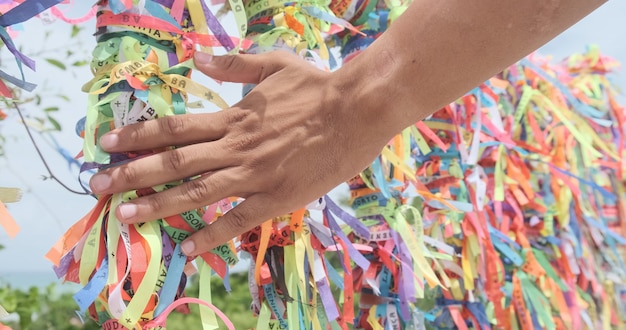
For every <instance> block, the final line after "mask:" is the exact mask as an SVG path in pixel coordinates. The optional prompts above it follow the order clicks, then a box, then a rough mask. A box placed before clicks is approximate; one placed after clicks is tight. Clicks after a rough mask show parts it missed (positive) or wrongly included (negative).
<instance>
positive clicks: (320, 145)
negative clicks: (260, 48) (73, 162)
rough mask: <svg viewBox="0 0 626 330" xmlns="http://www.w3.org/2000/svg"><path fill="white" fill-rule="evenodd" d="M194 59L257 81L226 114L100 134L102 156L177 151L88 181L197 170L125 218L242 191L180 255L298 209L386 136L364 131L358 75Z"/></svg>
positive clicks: (126, 208)
mask: <svg viewBox="0 0 626 330" xmlns="http://www.w3.org/2000/svg"><path fill="white" fill-rule="evenodd" d="M195 63H196V66H197V68H198V69H199V71H201V72H203V73H205V74H206V75H208V76H210V77H212V78H214V79H218V80H222V81H229V82H241V83H253V84H258V85H257V86H256V87H255V88H254V89H253V90H252V91H251V92H250V93H249V94H248V95H247V96H246V97H244V98H243V99H242V100H241V101H240V102H239V103H237V104H235V105H234V106H233V107H231V108H229V109H226V110H223V111H219V112H216V113H204V114H186V115H178V116H170V117H165V118H159V119H157V120H151V121H146V122H142V123H138V124H134V125H129V126H126V127H122V128H119V129H116V130H114V131H112V132H110V133H108V134H106V135H104V136H103V137H102V138H101V139H100V145H101V147H102V148H104V149H105V150H106V151H108V152H130V151H140V150H153V149H159V148H163V147H167V146H177V148H176V149H173V150H168V151H164V152H161V153H157V154H154V155H151V156H147V157H144V158H140V159H137V160H134V161H132V162H129V163H127V164H124V165H120V166H117V167H114V168H110V169H106V170H103V171H101V172H99V173H98V174H96V175H94V176H93V177H92V179H91V182H90V185H91V188H92V190H93V192H94V193H96V194H111V193H120V192H124V191H129V190H135V189H140V188H146V187H150V186H155V185H159V184H164V183H167V182H172V181H177V180H181V179H184V178H188V177H193V176H197V175H199V177H198V178H196V179H194V180H190V181H189V182H186V183H183V184H181V185H178V186H176V187H174V188H171V189H168V190H165V191H163V192H159V193H155V194H153V195H149V196H142V197H139V198H137V199H135V200H132V201H129V202H126V203H123V204H121V205H120V206H119V207H118V208H117V210H115V212H116V216H117V217H118V219H119V220H120V221H122V222H125V223H138V222H145V221H151V220H155V219H159V218H164V217H167V216H171V215H173V214H178V213H182V212H184V211H187V210H190V209H194V208H198V207H202V206H205V205H209V204H211V203H214V202H217V201H219V200H221V199H223V198H226V197H232V196H236V197H243V198H244V199H245V200H244V201H243V202H242V203H240V204H239V205H237V206H236V207H235V208H233V209H232V210H231V211H229V212H228V213H226V214H225V215H224V216H222V217H221V218H220V219H218V220H217V221H215V222H213V223H211V224H210V225H208V226H206V227H205V228H204V229H202V230H200V231H199V232H197V233H195V234H194V235H192V236H191V237H190V238H189V239H187V240H186V241H185V242H184V243H183V246H182V248H183V251H184V252H185V253H186V254H187V255H191V256H193V255H198V254H200V253H203V252H205V251H208V250H210V249H212V248H213V247H215V246H218V245H219V244H221V243H224V242H225V241H227V240H229V239H232V238H233V237H235V236H237V235H240V234H242V233H244V232H245V231H247V230H250V229H251V228H253V227H255V226H257V225H259V224H260V223H262V222H263V221H266V220H268V219H271V218H273V217H276V216H279V215H283V214H286V213H289V212H291V211H294V210H296V209H298V208H301V207H304V206H305V205H306V204H307V203H309V202H311V201H313V200H315V199H317V198H319V197H320V196H322V195H324V194H326V193H327V192H328V191H330V190H331V189H332V188H334V187H335V186H337V185H339V184H340V183H342V182H344V181H345V180H347V179H349V178H350V177H352V176H354V175H355V174H357V173H358V172H359V171H361V170H362V169H364V168H365V167H367V166H368V165H369V163H370V162H371V161H372V160H373V159H374V158H375V157H376V156H377V155H378V153H379V152H380V150H381V148H382V147H383V146H384V145H385V143H386V142H387V140H388V138H389V137H390V136H381V134H378V132H377V131H375V130H374V129H372V128H369V129H368V125H371V118H366V116H363V115H359V110H361V109H360V108H365V107H367V106H366V105H361V106H360V107H359V104H358V103H357V101H358V99H359V95H358V94H359V93H360V92H359V91H358V90H356V89H355V88H354V86H355V85H356V84H355V83H354V82H353V81H351V80H353V79H355V78H354V77H349V76H346V75H345V74H342V72H341V70H339V71H336V72H333V73H330V72H324V71H322V70H319V69H317V68H316V67H314V66H313V65H311V64H310V63H308V62H306V61H304V60H302V59H300V58H299V57H297V56H295V55H292V54H289V53H285V52H272V53H265V54H258V55H230V56H219V57H218V56H216V57H211V56H209V55H207V54H202V53H198V54H197V55H196V57H195ZM377 119H378V120H379V121H380V120H381V118H377Z"/></svg>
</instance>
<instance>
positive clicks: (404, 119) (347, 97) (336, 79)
mask: <svg viewBox="0 0 626 330" xmlns="http://www.w3.org/2000/svg"><path fill="white" fill-rule="evenodd" d="M369 57H371V58H369ZM398 64H399V63H397V61H396V60H394V58H393V56H392V55H391V53H390V52H389V51H386V50H383V51H381V52H378V53H375V54H374V53H373V52H363V53H362V54H360V55H358V56H356V57H355V58H354V59H352V60H351V61H350V62H348V63H346V64H344V65H343V66H342V67H341V68H340V69H338V70H337V71H335V72H333V74H332V75H333V84H334V86H335V87H334V89H335V90H337V91H339V92H340V97H341V100H339V104H340V105H341V107H340V108H341V111H345V112H347V116H348V118H351V122H352V123H354V124H355V125H358V126H359V127H360V128H361V129H362V130H364V131H366V132H367V133H366V135H368V137H367V139H368V140H370V139H371V140H374V141H370V142H371V143H376V144H380V143H381V141H382V144H383V145H384V144H385V143H386V142H387V141H388V140H389V139H391V138H392V137H393V136H394V135H396V134H397V133H399V132H400V131H402V130H403V129H404V128H405V127H407V126H409V125H411V124H412V123H414V122H416V121H417V119H415V118H413V117H414V115H415V111H411V110H410V107H411V106H410V105H409V104H407V103H406V102H405V101H406V100H407V99H409V100H410V97H407V93H406V90H405V89H406V86H401V85H400V84H399V82H398V81H396V80H397V72H398V70H401V67H398V66H399V65H398Z"/></svg>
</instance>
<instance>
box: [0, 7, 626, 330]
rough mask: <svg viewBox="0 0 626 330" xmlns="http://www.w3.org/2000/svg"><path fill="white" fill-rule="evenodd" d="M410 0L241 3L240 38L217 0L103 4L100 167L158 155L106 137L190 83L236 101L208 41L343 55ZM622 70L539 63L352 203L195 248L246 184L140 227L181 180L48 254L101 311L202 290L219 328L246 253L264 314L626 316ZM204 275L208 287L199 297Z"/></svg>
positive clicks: (179, 96) (146, 313)
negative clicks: (618, 76)
mask: <svg viewBox="0 0 626 330" xmlns="http://www.w3.org/2000/svg"><path fill="white" fill-rule="evenodd" d="M59 2H60V1H43V0H41V1H39V0H32V1H25V2H24V3H23V4H20V5H18V6H17V7H16V8H20V6H26V5H29V6H31V7H29V8H30V9H29V8H26V7H21V8H22V9H23V10H25V11H26V12H28V13H30V14H32V15H30V17H33V16H35V15H36V14H37V12H36V11H35V9H33V8H37V10H43V9H46V8H49V7H51V6H53V5H54V4H56V3H59ZM37 3H39V4H41V5H40V6H36V5H35V6H34V7H33V6H32V5H34V4H37ZM46 6H47V7H46ZM406 6H408V2H407V3H405V2H402V1H387V2H378V1H374V0H359V1H356V0H355V1H347V0H345V1H331V2H330V3H328V2H325V1H324V2H317V1H311V2H304V1H295V2H275V1H269V2H268V1H244V2H243V3H241V2H238V0H232V1H230V2H229V3H228V6H227V7H228V8H230V9H231V10H232V12H233V13H234V17H235V20H236V23H237V24H236V25H237V27H238V31H237V32H238V33H239V36H238V37H230V36H229V35H228V33H227V32H226V31H225V29H224V28H223V27H222V25H221V24H220V22H219V20H218V19H217V18H216V16H215V15H214V14H213V13H212V12H211V11H210V10H209V8H208V7H207V6H206V4H205V3H204V1H201V0H151V1H150V0H145V1H132V0H109V1H100V2H99V3H98V4H97V6H96V7H95V12H97V21H96V24H97V30H96V31H97V32H96V38H97V46H96V47H95V49H94V52H93V61H92V69H93V73H94V77H93V79H92V80H91V81H89V82H88V83H87V84H86V85H85V91H86V92H88V93H89V108H88V110H87V116H86V119H85V120H84V122H83V124H84V132H82V133H81V134H82V135H83V136H84V139H85V140H84V148H83V153H84V164H83V167H82V170H84V171H87V170H98V169H102V168H106V167H109V166H114V165H116V164H121V163H122V162H127V161H131V160H132V159H133V158H136V157H140V156H144V155H145V154H126V153H125V154H108V153H106V152H104V151H103V150H102V149H100V148H99V145H98V141H99V138H100V137H101V136H102V135H103V134H105V133H106V132H108V131H110V130H111V129H113V128H116V127H121V126H124V125H129V124H132V123H135V122H139V121H144V120H152V119H155V118H158V117H163V116H170V115H177V114H183V113H186V112H187V108H188V104H187V100H188V95H194V96H196V97H199V98H203V99H206V100H209V101H211V102H213V103H214V104H215V105H216V106H217V107H219V108H225V107H227V104H226V103H225V102H224V101H223V100H222V99H221V98H220V97H219V95H218V94H217V93H215V92H213V91H212V90H210V89H208V88H206V87H204V86H202V85H200V84H198V83H196V82H195V81H193V80H192V79H190V77H191V72H192V69H193V65H192V62H191V58H192V55H193V53H194V52H195V51H196V50H198V49H199V50H202V51H205V52H211V51H212V49H213V48H214V47H221V48H223V49H224V50H225V51H226V52H230V53H234V52H238V51H244V52H248V53H260V52H266V51H272V50H276V49H283V50H288V51H292V52H294V53H296V54H297V55H299V56H302V57H303V58H306V59H308V60H310V61H311V62H313V63H314V65H316V66H317V67H319V68H320V69H321V70H331V69H332V68H333V66H334V65H335V63H337V62H338V61H337V60H335V59H334V58H333V56H332V52H329V47H330V46H338V47H340V53H341V55H342V60H343V61H344V63H345V62H348V61H350V59H351V58H353V57H354V56H358V54H359V53H360V52H361V51H363V50H364V49H366V47H367V46H368V45H369V44H371V43H372V42H373V41H374V40H375V39H376V37H378V36H379V35H380V34H381V33H383V32H384V31H385V29H386V28H387V27H388V26H389V25H390V24H393V20H394V19H395V18H397V17H398V16H400V15H401V14H402V12H403V11H404V9H405V8H406ZM8 14H9V12H7V13H6V15H4V16H2V17H3V18H5V17H6V16H9V15H8ZM2 24H3V26H8V25H10V24H8V25H7V23H6V22H4V23H2ZM329 36H330V37H329ZM244 37H245V40H244ZM16 57H17V58H18V63H20V60H19V59H20V58H21V57H20V56H18V55H16ZM616 67H617V63H616V62H615V61H613V60H611V59H610V58H607V57H604V56H602V55H601V54H600V53H599V52H598V50H597V49H595V48H590V49H589V50H588V51H587V52H586V53H584V54H578V55H574V56H571V57H570V58H568V59H567V60H566V61H563V62H561V63H557V64H555V63H553V62H552V61H549V60H548V59H545V58H542V57H540V56H539V55H537V54H533V55H531V56H529V57H527V58H525V59H523V60H522V61H520V62H518V63H516V64H514V65H512V66H511V67H509V68H507V69H506V70H504V71H503V72H502V73H500V74H498V75H497V76H495V77H493V78H491V79H490V80H488V81H486V82H485V83H483V84H481V85H480V86H478V87H477V88H475V89H474V90H472V91H471V92H469V93H467V94H466V95H465V96H463V97H462V98H460V99H459V100H457V101H455V102H453V103H451V104H450V105H448V106H446V107H445V108H444V109H441V110H440V111H438V112H436V113H435V114H433V115H432V116H430V117H429V118H428V119H426V120H424V121H421V122H419V123H416V124H415V125H411V126H410V127H408V128H407V129H405V130H404V131H403V132H401V133H400V134H398V135H397V136H396V137H394V138H393V139H392V140H391V141H390V142H389V144H388V145H387V147H385V148H384V149H383V150H382V152H381V154H380V156H379V157H378V158H377V159H376V160H375V161H374V162H373V163H372V164H371V166H370V167H368V168H367V169H366V170H364V171H363V172H362V173H360V174H359V175H358V176H356V177H354V178H353V179H351V180H349V181H348V182H347V184H348V186H349V189H350V202H349V203H350V206H351V208H352V210H346V209H344V208H342V207H341V206H339V205H338V204H339V203H337V202H335V201H333V200H332V199H331V198H330V197H329V196H323V197H322V198H320V200H319V201H318V202H316V203H312V204H310V205H308V206H307V207H306V208H303V209H301V210H298V211H295V212H294V213H292V214H288V215H284V216H281V217H277V218H275V219H271V220H269V221H267V222H266V223H264V224H262V225H261V226H259V227H257V228H255V229H253V230H251V231H249V232H247V233H245V234H243V235H241V236H240V237H237V238H234V239H233V240H231V241H229V242H228V243H225V244H224V245H222V246H220V247H218V248H216V249H214V250H212V251H210V252H207V253H205V254H203V255H201V256H199V257H197V258H195V259H193V260H192V259H191V258H187V257H185V256H184V255H183V254H182V253H180V246H179V243H180V242H181V241H182V240H183V239H185V238H186V237H188V236H189V235H190V234H191V233H192V232H194V231H197V230H199V229H201V228H202V227H204V226H205V225H206V224H207V223H210V222H212V221H215V220H217V219H218V218H219V217H220V216H221V215H223V214H224V213H225V212H228V211H229V210H230V209H232V208H233V207H234V206H236V205H237V203H238V202H239V201H240V200H239V199H238V198H236V197H231V198H227V199H224V200H222V201H220V202H218V203H215V204H213V205H207V206H206V207H202V208H199V209H197V210H191V211H188V212H185V213H182V214H179V215H175V216H171V217H167V218H164V219H159V220H157V221H153V222H148V223H144V224H137V225H125V224H122V223H120V222H119V221H118V220H117V219H116V218H115V215H114V212H110V211H111V210H113V209H114V208H115V207H116V206H117V205H119V203H121V202H123V201H126V200H130V199H133V198H137V197H138V196H142V195H145V194H151V193H155V192H158V191H162V190H164V189H168V188H170V187H172V186H175V185H176V184H177V183H171V184H168V185H162V186H157V187H150V188H146V189H141V190H137V191H131V192H126V193H123V194H116V195H112V196H97V197H98V199H97V203H96V205H95V207H94V208H93V209H92V210H91V211H90V212H89V213H88V214H87V215H86V216H85V217H84V218H83V219H81V220H80V221H79V222H77V223H76V224H75V225H74V226H73V227H72V228H70V229H69V230H68V231H67V232H66V234H65V235H64V236H63V237H62V238H61V239H60V240H59V241H58V243H57V244H56V245H55V246H54V247H53V248H52V249H51V250H50V252H49V253H48V254H47V257H48V259H50V260H51V261H52V262H53V263H54V264H55V267H54V269H55V271H56V273H57V275H58V276H59V277H61V278H63V279H64V280H66V281H71V282H77V283H80V284H81V285H83V286H84V288H83V289H81V290H80V291H79V292H77V293H76V295H75V299H76V302H77V304H78V306H79V309H80V310H81V311H82V312H88V313H89V315H90V316H91V317H92V318H93V319H94V320H96V321H97V322H99V323H100V324H103V325H108V326H123V327H126V328H129V329H133V328H137V329H138V328H158V327H163V326H164V324H165V323H164V322H165V319H166V317H167V315H168V313H169V312H170V311H171V310H172V309H175V308H176V309H177V310H178V311H180V312H187V311H188V303H199V304H201V308H200V312H201V317H202V323H203V324H202V325H203V327H204V328H207V329H210V328H217V327H218V321H217V317H216V316H219V317H220V318H222V319H223V320H224V322H225V324H226V325H227V326H228V327H229V328H232V324H231V323H230V322H229V321H228V319H227V317H226V316H225V315H223V314H222V313H221V312H219V309H218V308H216V307H215V306H213V304H212V303H213V302H212V301H211V298H210V297H211V294H210V292H211V291H210V290H211V287H210V277H211V276H212V275H213V274H217V275H218V276H220V277H222V278H223V279H224V285H225V287H226V288H228V287H229V283H228V273H229V269H230V266H232V265H234V264H235V263H237V262H239V258H238V256H239V255H245V256H246V257H247V259H248V260H249V264H250V266H249V269H250V271H249V274H250V275H249V276H250V282H249V283H250V292H251V301H252V312H253V314H254V315H255V316H256V317H257V318H258V322H257V329H268V328H277V327H279V328H289V329H328V328H331V329H347V328H349V327H350V324H351V325H352V326H353V327H354V328H358V329H424V328H438V329H456V328H458V329H468V328H474V329H488V328H496V329H530V328H533V329H583V328H589V329H595V328H603V329H612V328H616V327H619V326H622V318H621V314H620V311H621V310H620V308H621V307H622V301H621V300H620V296H619V293H620V290H621V288H622V286H623V285H624V284H625V281H626V278H625V277H626V272H625V271H624V264H623V260H622V258H621V253H620V252H621V251H622V250H623V248H622V247H621V245H623V244H624V243H626V239H624V238H623V237H622V236H623V235H624V234H626V222H625V217H626V213H625V212H626V205H624V203H625V202H624V198H623V197H624V196H623V195H624V189H625V186H624V182H625V178H624V173H623V164H622V158H623V149H624V144H625V143H626V142H625V141H624V138H623V134H624V127H623V122H624V119H625V118H623V117H624V115H625V112H624V108H623V107H621V106H620V105H619V104H618V103H617V101H616V95H617V91H616V89H615V87H614V86H613V85H612V84H611V82H610V80H609V79H608V75H609V74H610V73H611V72H612V71H613V70H614V69H615V68H616ZM17 81H18V83H19V79H18V80H17ZM253 87H254V86H244V94H245V93H247V92H248V91H249V90H250V89H251V88H253ZM81 130H82V129H81ZM161 151H163V150H153V151H151V152H161ZM188 179H189V180H192V179H193V178H188ZM181 182H182V181H181ZM313 209H315V210H316V211H321V212H310V211H312V210H313ZM318 213H319V214H322V216H321V217H320V218H319V219H318V218H316V217H314V216H313V215H314V214H318ZM195 272H198V273H199V278H200V294H199V297H186V294H185V286H186V282H187V277H188V276H189V275H191V274H193V273H195ZM216 303H218V304H219V302H216Z"/></svg>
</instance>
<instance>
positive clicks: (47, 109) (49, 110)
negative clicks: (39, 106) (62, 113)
mask: <svg viewBox="0 0 626 330" xmlns="http://www.w3.org/2000/svg"><path fill="white" fill-rule="evenodd" d="M43 111H45V112H55V111H59V107H47V108H45V109H43Z"/></svg>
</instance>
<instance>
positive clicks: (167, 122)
mask: <svg viewBox="0 0 626 330" xmlns="http://www.w3.org/2000/svg"><path fill="white" fill-rule="evenodd" d="M159 123H160V126H161V127H160V128H161V131H162V132H163V133H164V134H166V135H169V136H179V135H182V134H184V132H185V130H186V128H185V121H184V120H183V119H182V118H181V116H167V117H163V118H161V119H160V122H159Z"/></svg>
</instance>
